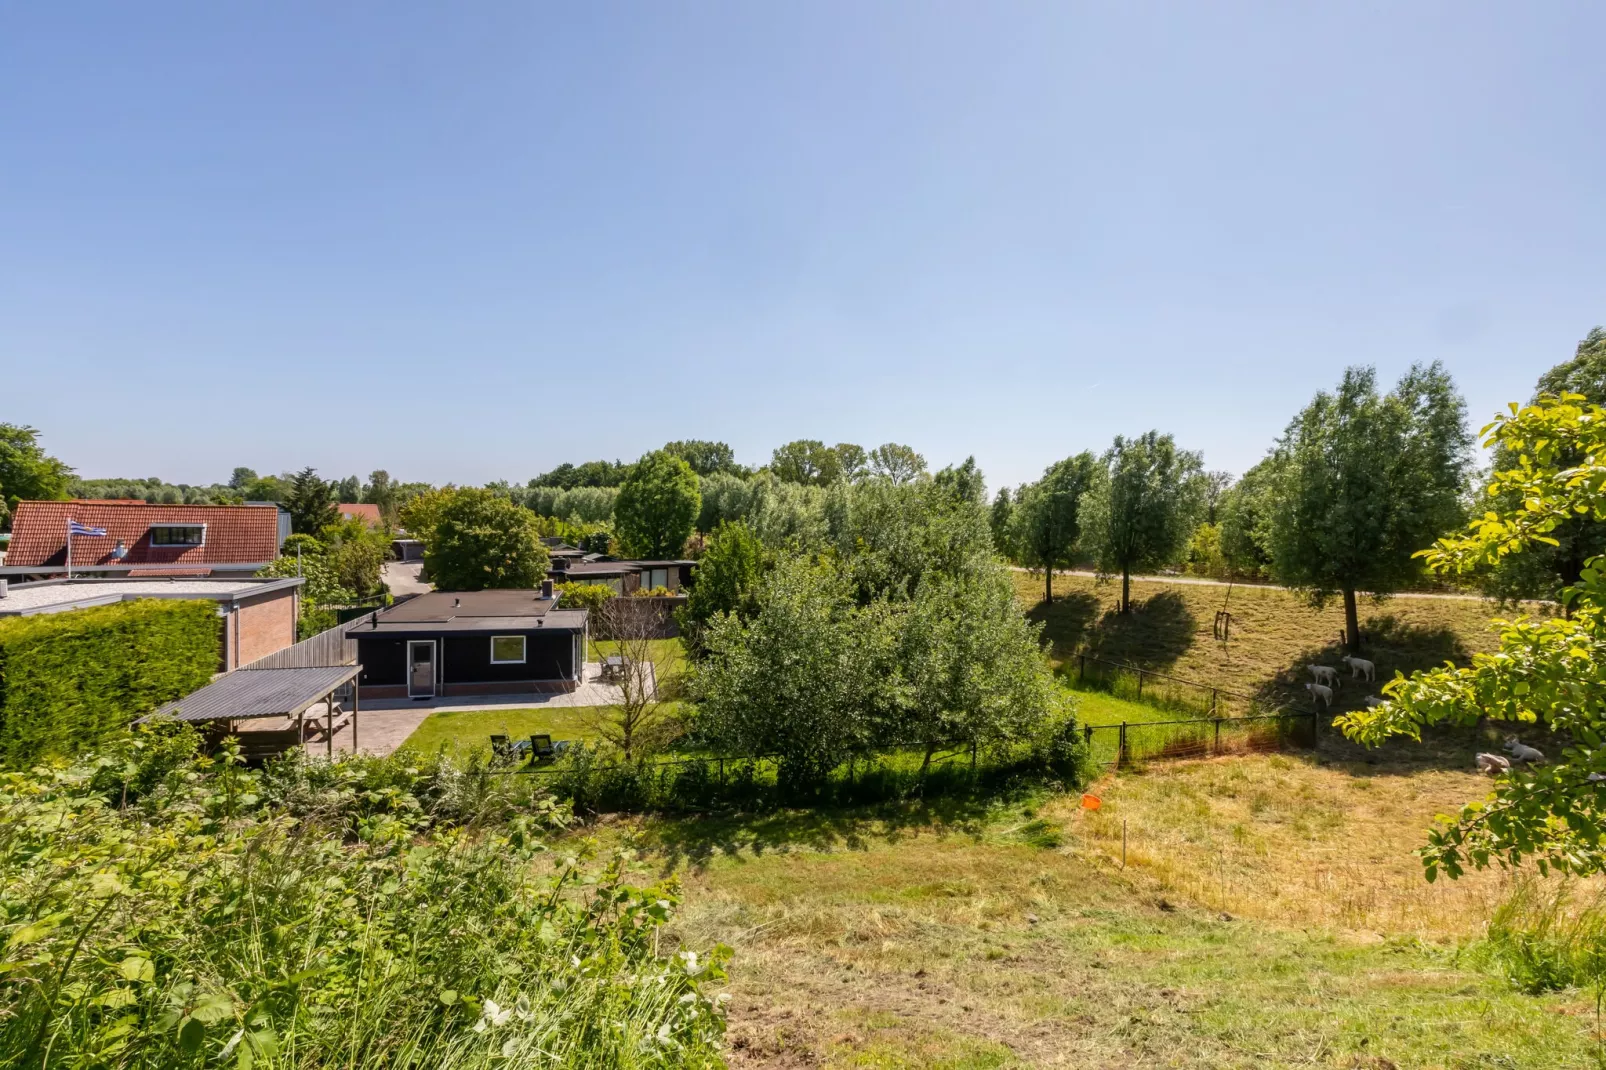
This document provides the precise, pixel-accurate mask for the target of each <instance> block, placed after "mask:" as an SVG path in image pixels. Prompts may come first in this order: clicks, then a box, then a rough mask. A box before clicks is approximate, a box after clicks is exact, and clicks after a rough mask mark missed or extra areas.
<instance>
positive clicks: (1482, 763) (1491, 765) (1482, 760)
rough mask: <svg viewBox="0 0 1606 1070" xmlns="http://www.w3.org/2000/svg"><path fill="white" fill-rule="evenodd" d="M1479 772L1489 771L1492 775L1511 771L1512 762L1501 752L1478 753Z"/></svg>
mask: <svg viewBox="0 0 1606 1070" xmlns="http://www.w3.org/2000/svg"><path fill="white" fill-rule="evenodd" d="M1478 772H1480V773H1488V774H1489V775H1490V776H1499V775H1500V774H1501V773H1509V772H1511V763H1510V762H1509V761H1507V760H1506V759H1505V757H1504V756H1503V755H1499V754H1480V755H1478Z"/></svg>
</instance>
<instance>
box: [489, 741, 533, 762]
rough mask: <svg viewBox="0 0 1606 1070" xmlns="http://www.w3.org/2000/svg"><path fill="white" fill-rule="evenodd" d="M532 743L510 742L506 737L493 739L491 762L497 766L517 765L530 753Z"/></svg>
mask: <svg viewBox="0 0 1606 1070" xmlns="http://www.w3.org/2000/svg"><path fill="white" fill-rule="evenodd" d="M529 749H530V741H529V740H527V739H520V740H517V741H513V740H509V739H508V738H507V737H506V736H496V735H493V736H492V737H491V760H492V761H493V762H495V763H496V764H497V765H515V764H517V763H518V762H519V760H520V759H522V758H523V757H524V755H525V754H526V753H528V752H529Z"/></svg>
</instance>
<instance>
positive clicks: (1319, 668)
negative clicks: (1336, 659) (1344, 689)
mask: <svg viewBox="0 0 1606 1070" xmlns="http://www.w3.org/2000/svg"><path fill="white" fill-rule="evenodd" d="M1305 668H1306V669H1308V670H1309V671H1310V678H1311V679H1312V680H1314V681H1316V682H1317V683H1318V684H1326V685H1327V686H1328V687H1331V688H1335V689H1336V688H1337V687H1338V670H1337V669H1335V668H1333V667H1332V666H1331V665H1307V666H1305Z"/></svg>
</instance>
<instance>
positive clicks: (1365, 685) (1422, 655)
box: [1255, 614, 1498, 776]
mask: <svg viewBox="0 0 1606 1070" xmlns="http://www.w3.org/2000/svg"><path fill="white" fill-rule="evenodd" d="M1361 637H1362V645H1363V649H1362V653H1361V655H1360V656H1361V657H1363V658H1366V659H1367V660H1368V661H1371V662H1372V663H1373V665H1374V666H1375V668H1376V680H1373V681H1368V680H1366V679H1364V678H1362V677H1357V676H1356V675H1354V670H1352V669H1351V668H1350V667H1349V666H1347V665H1346V664H1345V663H1344V661H1343V660H1342V659H1343V656H1344V654H1345V653H1346V651H1345V649H1344V647H1343V645H1342V644H1341V643H1340V642H1339V637H1338V636H1337V635H1334V636H1333V638H1332V640H1331V641H1330V642H1327V643H1323V644H1320V645H1315V646H1309V647H1306V648H1305V649H1304V650H1302V651H1301V652H1300V653H1299V654H1297V655H1296V656H1295V657H1294V658H1293V659H1292V660H1291V661H1290V663H1289V664H1288V665H1287V666H1285V667H1284V668H1282V669H1281V670H1279V671H1278V672H1277V674H1276V675H1275V676H1273V677H1272V678H1271V679H1269V680H1267V681H1266V682H1264V683H1263V684H1261V685H1260V687H1259V688H1257V689H1256V692H1255V700H1256V704H1257V705H1258V706H1259V707H1261V708H1262V709H1264V710H1267V711H1270V710H1276V709H1286V710H1288V711H1289V712H1292V713H1305V712H1309V711H1311V710H1313V709H1317V708H1318V703H1317V699H1316V698H1315V696H1314V695H1313V694H1312V693H1311V692H1310V691H1309V690H1307V689H1306V687H1305V685H1306V684H1309V683H1314V682H1315V680H1314V678H1313V676H1312V674H1311V672H1310V670H1309V669H1308V668H1307V666H1310V665H1325V666H1328V667H1330V668H1332V669H1334V670H1336V671H1337V672H1338V675H1339V682H1338V686H1337V688H1336V689H1335V690H1334V691H1333V703H1332V707H1331V709H1330V710H1323V714H1324V715H1323V716H1322V718H1321V724H1322V729H1321V732H1322V743H1321V747H1320V753H1321V756H1322V758H1323V760H1325V761H1329V762H1332V763H1334V764H1340V765H1344V766H1346V767H1353V769H1354V771H1355V772H1357V773H1364V774H1365V775H1368V776H1371V775H1378V774H1399V775H1409V774H1411V773H1413V772H1419V771H1421V770H1423V769H1429V768H1434V769H1468V768H1471V766H1472V760H1473V755H1474V754H1475V753H1476V752H1477V751H1478V750H1488V749H1491V748H1492V747H1495V746H1497V745H1498V737H1497V734H1496V733H1495V732H1494V730H1493V729H1491V728H1490V727H1489V726H1474V727H1471V728H1468V727H1462V726H1441V727H1435V728H1429V729H1427V730H1425V731H1424V732H1423V738H1422V741H1421V742H1419V743H1418V742H1413V741H1410V740H1405V739H1398V740H1392V741H1390V742H1389V743H1386V744H1384V745H1383V746H1381V747H1376V748H1372V747H1362V746H1360V745H1358V744H1354V743H1351V742H1349V741H1348V740H1346V739H1344V738H1343V736H1342V734H1341V733H1340V732H1339V731H1338V729H1336V728H1333V727H1332V718H1333V717H1337V716H1339V715H1340V714H1344V713H1349V712H1352V711H1354V710H1359V709H1363V708H1365V706H1366V699H1367V698H1368V697H1369V696H1379V695H1381V694H1382V688H1383V685H1384V684H1386V683H1388V682H1389V681H1390V680H1392V679H1394V674H1395V673H1396V672H1398V673H1401V674H1403V675H1405V676H1410V675H1411V674H1412V673H1413V672H1416V671H1418V670H1422V669H1429V668H1433V667H1436V666H1440V665H1443V664H1444V663H1445V662H1447V661H1448V662H1453V663H1454V664H1456V665H1466V664H1468V663H1470V661H1471V657H1472V655H1471V652H1470V651H1468V649H1467V647H1466V644H1465V643H1464V642H1463V641H1462V640H1461V637H1460V636H1458V635H1457V634H1456V633H1455V631H1454V630H1453V629H1451V628H1449V627H1446V626H1444V625H1421V624H1412V623H1409V622H1407V621H1403V620H1401V619H1400V618H1399V617H1397V616H1395V615H1393V614H1381V615H1377V616H1372V617H1367V618H1366V619H1365V620H1363V621H1362V623H1361Z"/></svg>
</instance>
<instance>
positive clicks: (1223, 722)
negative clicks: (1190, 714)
mask: <svg viewBox="0 0 1606 1070" xmlns="http://www.w3.org/2000/svg"><path fill="white" fill-rule="evenodd" d="M1320 716H1321V715H1320V714H1318V713H1316V712H1314V711H1313V712H1310V713H1306V712H1303V711H1294V712H1290V711H1286V710H1284V711H1279V712H1277V713H1267V714H1253V715H1250V716H1246V717H1196V718H1189V719H1186V720H1174V721H1144V722H1124V721H1123V722H1122V723H1120V724H1109V725H1084V726H1083V728H1082V734H1083V736H1084V738H1085V739H1086V740H1087V745H1088V750H1089V752H1090V753H1091V755H1092V757H1093V760H1094V761H1095V762H1099V763H1102V764H1104V765H1107V766H1110V767H1112V768H1117V769H1119V768H1121V767H1122V766H1124V765H1131V764H1133V763H1138V762H1150V761H1165V760H1168V759H1179V758H1210V757H1215V756H1217V755H1222V754H1253V753H1257V752H1266V751H1278V750H1284V749H1288V748H1291V747H1293V748H1304V747H1314V746H1315V745H1316V740H1317V734H1318V732H1319V731H1320V728H1321V725H1320Z"/></svg>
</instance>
